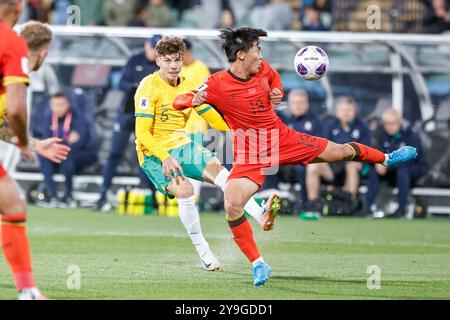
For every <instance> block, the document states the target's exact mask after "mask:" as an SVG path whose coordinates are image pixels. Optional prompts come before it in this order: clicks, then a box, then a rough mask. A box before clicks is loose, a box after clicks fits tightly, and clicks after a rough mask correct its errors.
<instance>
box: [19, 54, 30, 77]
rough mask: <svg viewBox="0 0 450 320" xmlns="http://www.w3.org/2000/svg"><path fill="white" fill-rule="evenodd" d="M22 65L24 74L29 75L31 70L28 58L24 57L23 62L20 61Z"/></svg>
mask: <svg viewBox="0 0 450 320" xmlns="http://www.w3.org/2000/svg"><path fill="white" fill-rule="evenodd" d="M20 62H21V65H22V72H23V74H26V75H28V74H29V73H30V68H29V67H28V58H27V57H22V60H21V61H20Z"/></svg>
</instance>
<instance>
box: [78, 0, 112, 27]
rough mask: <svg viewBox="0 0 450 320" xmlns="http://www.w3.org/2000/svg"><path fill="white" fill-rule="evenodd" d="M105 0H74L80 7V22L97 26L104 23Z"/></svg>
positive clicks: (84, 24)
mask: <svg viewBox="0 0 450 320" xmlns="http://www.w3.org/2000/svg"><path fill="white" fill-rule="evenodd" d="M104 2H105V0H73V4H74V5H76V6H78V7H79V8H80V13H81V17H80V22H81V25H83V26H96V25H101V24H103V23H104V16H103V4H104Z"/></svg>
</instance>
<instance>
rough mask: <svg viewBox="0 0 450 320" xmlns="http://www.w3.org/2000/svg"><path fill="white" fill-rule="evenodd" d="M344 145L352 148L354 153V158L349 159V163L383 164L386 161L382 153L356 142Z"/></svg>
mask: <svg viewBox="0 0 450 320" xmlns="http://www.w3.org/2000/svg"><path fill="white" fill-rule="evenodd" d="M346 145H347V146H349V147H350V148H352V149H353V151H354V152H355V156H354V157H353V158H352V159H351V161H357V162H372V163H383V162H384V160H386V156H385V155H384V153H383V152H381V151H378V150H377V149H374V148H371V147H368V146H366V145H364V144H361V143H358V142H350V143H347V144H346Z"/></svg>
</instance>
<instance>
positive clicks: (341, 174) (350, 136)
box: [306, 96, 371, 210]
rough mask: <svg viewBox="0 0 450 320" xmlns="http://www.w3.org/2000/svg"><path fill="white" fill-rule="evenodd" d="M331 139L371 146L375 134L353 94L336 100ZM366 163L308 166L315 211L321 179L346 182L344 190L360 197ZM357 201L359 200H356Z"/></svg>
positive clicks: (328, 131) (328, 135)
mask: <svg viewBox="0 0 450 320" xmlns="http://www.w3.org/2000/svg"><path fill="white" fill-rule="evenodd" d="M325 136H326V138H327V139H328V140H330V141H332V142H336V143H339V144H344V143H347V142H351V141H356V142H360V143H363V144H366V145H371V136H370V130H369V128H368V126H367V125H366V124H365V123H364V122H363V121H362V120H361V119H359V118H358V117H357V112H356V101H355V100H354V99H353V98H352V97H350V96H344V97H340V98H338V100H337V101H336V118H335V119H333V120H332V121H331V122H330V123H328V125H327V126H326V129H325ZM362 167H363V165H362V163H360V162H340V163H332V164H328V163H317V164H311V165H308V171H307V174H306V186H307V190H308V201H309V202H310V205H311V208H310V209H311V210H315V209H317V208H316V207H315V206H316V205H317V202H316V200H318V198H319V192H320V181H321V179H324V180H325V181H327V182H341V181H345V182H344V190H345V191H347V192H349V193H350V194H351V197H352V199H353V200H356V196H357V194H358V189H359V184H360V177H359V174H360V171H361V169H362ZM355 204H356V202H355Z"/></svg>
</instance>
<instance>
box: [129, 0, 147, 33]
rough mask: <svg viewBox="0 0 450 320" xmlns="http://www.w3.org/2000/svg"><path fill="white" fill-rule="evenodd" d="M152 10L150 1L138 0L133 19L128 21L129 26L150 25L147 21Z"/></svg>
mask: <svg viewBox="0 0 450 320" xmlns="http://www.w3.org/2000/svg"><path fill="white" fill-rule="evenodd" d="M149 15H150V12H149V10H148V3H147V2H143V1H137V2H136V4H135V6H134V15H133V18H132V19H131V20H129V21H128V22H127V26H129V27H148V25H147V21H148V17H149Z"/></svg>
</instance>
